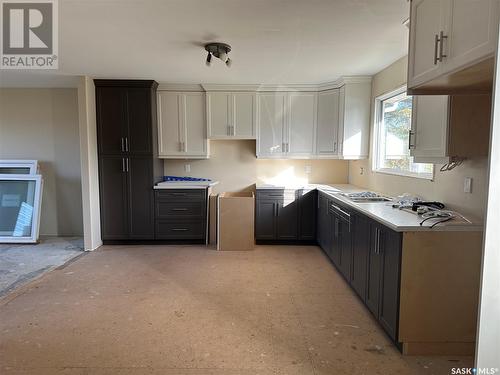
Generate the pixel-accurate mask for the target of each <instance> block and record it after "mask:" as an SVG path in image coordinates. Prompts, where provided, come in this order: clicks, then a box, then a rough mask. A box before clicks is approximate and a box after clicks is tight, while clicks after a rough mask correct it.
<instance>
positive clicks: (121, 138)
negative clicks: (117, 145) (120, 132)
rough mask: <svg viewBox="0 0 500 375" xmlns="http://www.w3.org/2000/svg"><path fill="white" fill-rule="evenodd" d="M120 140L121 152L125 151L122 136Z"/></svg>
mask: <svg viewBox="0 0 500 375" xmlns="http://www.w3.org/2000/svg"><path fill="white" fill-rule="evenodd" d="M121 142H122V148H121V150H122V152H123V151H125V143H124V140H123V137H122V138H121Z"/></svg>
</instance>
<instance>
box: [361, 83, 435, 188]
mask: <svg viewBox="0 0 500 375" xmlns="http://www.w3.org/2000/svg"><path fill="white" fill-rule="evenodd" d="M406 91H407V87H406V85H403V86H400V87H398V88H397V89H394V90H391V91H389V92H386V93H384V94H382V95H379V96H377V97H376V98H375V100H374V111H373V119H374V120H373V142H372V147H373V154H372V163H371V164H372V171H373V172H375V173H381V174H388V175H393V176H401V177H410V178H418V179H422V180H427V181H434V173H435V167H434V165H433V166H432V173H417V172H411V171H405V170H400V169H399V170H398V169H392V168H380V167H379V165H380V163H379V162H380V159H379V157H380V152H379V151H380V149H379V147H380V136H381V135H380V133H379V131H380V128H381V123H382V115H383V109H382V106H383V102H384V100H387V99H389V98H392V97H394V96H397V95H401V94H403V93H405V92H406ZM410 96H411V95H410ZM412 111H413V106H412ZM412 119H413V112H412ZM429 164H431V163H429Z"/></svg>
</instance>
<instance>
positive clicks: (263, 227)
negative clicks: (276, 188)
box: [255, 199, 278, 240]
mask: <svg viewBox="0 0 500 375" xmlns="http://www.w3.org/2000/svg"><path fill="white" fill-rule="evenodd" d="M277 204H278V203H277V202H275V201H273V200H265V199H264V200H259V199H257V200H256V201H255V205H256V207H255V236H256V238H257V239H258V240H274V239H276V205H277Z"/></svg>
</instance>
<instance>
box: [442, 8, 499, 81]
mask: <svg viewBox="0 0 500 375" xmlns="http://www.w3.org/2000/svg"><path fill="white" fill-rule="evenodd" d="M448 1H450V5H449V8H448V9H449V13H448V15H447V16H448V18H447V22H446V23H447V27H446V30H445V32H446V35H447V36H448V38H447V39H445V41H444V45H443V49H444V52H443V53H444V54H445V55H446V56H447V57H445V59H444V63H443V71H444V72H450V71H453V70H455V69H458V68H460V67H465V66H466V65H470V64H472V63H475V62H477V61H480V60H481V59H483V58H484V57H487V56H493V55H494V53H495V50H496V45H497V35H498V19H499V13H500V11H499V7H500V4H499V2H498V0H448Z"/></svg>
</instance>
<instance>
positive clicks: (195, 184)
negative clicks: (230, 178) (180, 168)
mask: <svg viewBox="0 0 500 375" xmlns="http://www.w3.org/2000/svg"><path fill="white" fill-rule="evenodd" d="M218 183H219V181H190V182H188V181H179V182H177V181H165V182H159V183H157V184H156V185H155V186H153V189H155V190H161V189H207V188H210V187H212V186H215V185H217V184H218Z"/></svg>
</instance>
